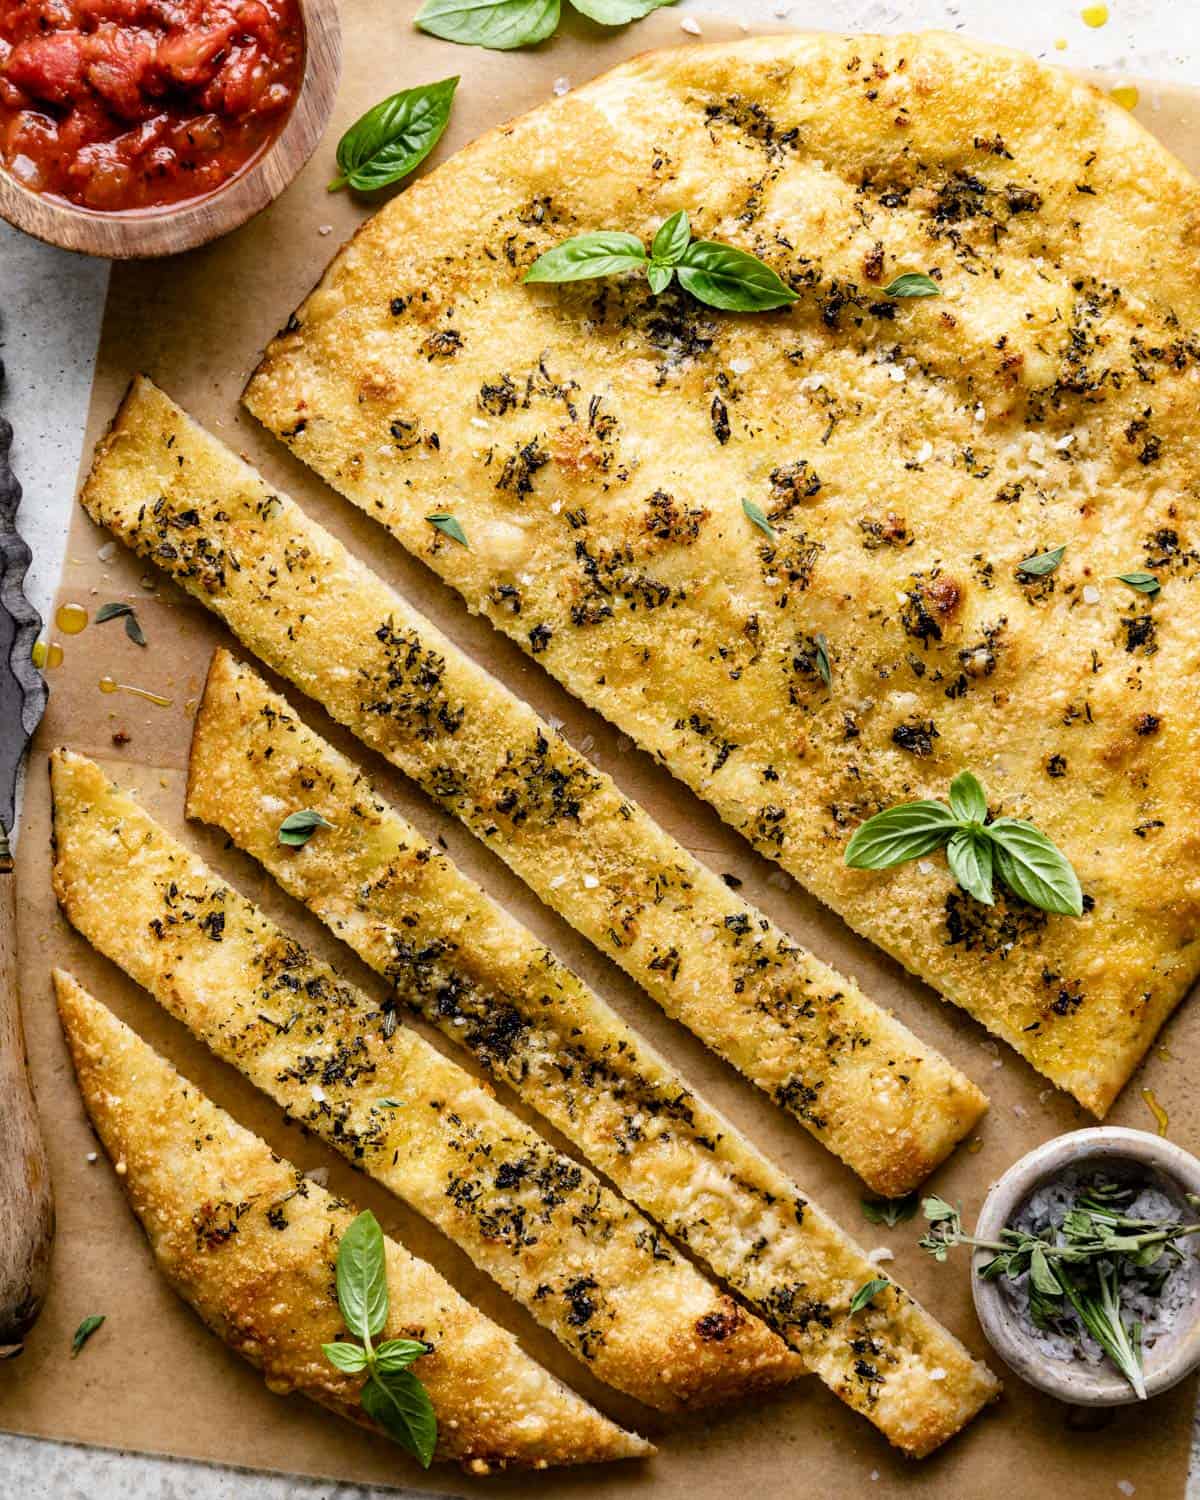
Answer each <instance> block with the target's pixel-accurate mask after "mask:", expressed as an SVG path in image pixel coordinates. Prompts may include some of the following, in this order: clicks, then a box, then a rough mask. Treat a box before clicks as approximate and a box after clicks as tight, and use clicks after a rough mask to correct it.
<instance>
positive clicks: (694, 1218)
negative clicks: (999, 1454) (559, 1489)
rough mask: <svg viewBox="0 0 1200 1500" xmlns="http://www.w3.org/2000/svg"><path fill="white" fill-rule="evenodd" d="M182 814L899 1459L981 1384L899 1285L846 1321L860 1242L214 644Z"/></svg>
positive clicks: (860, 1265) (861, 1274) (929, 1445)
mask: <svg viewBox="0 0 1200 1500" xmlns="http://www.w3.org/2000/svg"><path fill="white" fill-rule="evenodd" d="M300 807H304V808H307V809H309V810H311V811H314V812H317V813H319V814H320V815H321V816H322V817H323V818H324V819H325V820H326V822H327V823H328V824H329V825H330V826H329V827H323V828H321V829H320V831H319V832H318V833H316V834H314V835H313V836H312V837H311V838H310V839H309V841H308V843H307V844H306V845H305V846H304V847H303V848H302V849H291V848H288V847H287V846H285V845H282V844H281V843H280V842H279V824H280V819H281V817H282V816H284V810H285V809H295V808H300ZM188 813H189V815H190V816H192V817H198V818H203V819H204V820H206V821H207V822H210V823H215V824H216V825H217V826H218V827H220V828H222V829H224V831H225V832H226V833H227V834H228V835H229V836H230V838H231V839H232V840H233V842H234V843H235V844H236V845H238V847H240V848H242V849H244V850H246V852H247V853H249V854H251V855H253V856H254V858H255V859H257V860H259V861H260V862H261V863H262V864H263V865H264V866H265V867H266V869H267V870H269V871H270V873H271V874H272V875H273V876H274V877H275V878H276V879H277V880H278V881H279V882H280V884H281V885H282V886H283V887H284V889H285V890H287V891H288V892H289V893H290V894H291V895H293V896H295V897H297V898H298V899H299V900H301V901H303V902H304V903H305V905H307V906H308V907H309V908H310V910H312V911H314V912H315V913H316V914H317V915H318V916H319V917H320V918H321V919H322V921H324V922H325V923H327V924H328V926H329V927H330V928H331V929H332V931H333V932H335V933H336V934H337V935H338V936H339V937H340V938H342V939H343V940H344V941H345V942H347V943H348V944H349V945H350V946H351V947H352V948H353V949H354V950H355V952H356V953H357V954H358V955H359V957H360V958H362V959H363V960H364V961H365V962H366V963H367V964H369V965H370V966H371V967H372V968H373V969H375V970H376V971H377V972H378V973H380V974H381V975H383V977H384V978H385V979H387V980H388V982H389V983H390V984H392V985H394V986H395V989H396V995H397V998H398V999H400V1000H402V1001H403V1002H405V1003H406V1004H407V1005H409V1006H410V1007H411V1008H412V1009H413V1010H415V1011H416V1012H417V1013H418V1014H420V1015H422V1016H424V1017H425V1019H426V1020H428V1021H430V1022H432V1023H433V1024H434V1025H436V1026H439V1027H440V1028H441V1029H442V1031H443V1032H444V1033H445V1034H446V1036H447V1037H449V1038H450V1039H451V1040H452V1041H454V1042H456V1043H459V1044H461V1045H463V1046H465V1047H467V1048H468V1049H469V1050H470V1051H471V1052H472V1054H473V1055H474V1056H475V1058H476V1059H477V1061H478V1062H480V1063H481V1064H482V1065H483V1066H484V1068H486V1069H487V1070H489V1071H490V1072H491V1073H492V1074H494V1075H495V1076H496V1077H498V1078H500V1079H503V1080H504V1081H506V1082H507V1083H509V1084H510V1085H511V1087H512V1088H514V1089H515V1090H516V1091H517V1092H518V1093H519V1094H520V1096H521V1097H522V1099H524V1100H525V1102H526V1103H527V1104H529V1105H530V1106H531V1107H532V1108H534V1109H536V1110H539V1111H540V1112H541V1113H542V1114H543V1115H544V1116H545V1117H546V1118H547V1119H548V1120H549V1121H550V1123H551V1124H552V1125H554V1126H555V1127H556V1128H557V1129H558V1130H560V1131H561V1132H562V1133H563V1135H564V1136H566V1138H567V1139H568V1140H569V1141H571V1142H572V1143H573V1144H574V1145H575V1146H576V1147H577V1148H578V1149H579V1150H580V1151H581V1152H582V1153H583V1154H584V1155H585V1156H586V1157H587V1158H588V1160H590V1161H591V1162H592V1163H593V1164H594V1165H595V1166H596V1167H598V1168H599V1169H600V1170H601V1171H603V1172H604V1173H605V1174H606V1175H607V1176H608V1178H609V1179H610V1180H611V1181H612V1182H613V1183H614V1184H615V1185H616V1187H617V1188H618V1189H619V1190H620V1191H621V1192H623V1193H624V1194H625V1195H626V1196H627V1197H628V1198H630V1199H631V1200H632V1201H633V1202H635V1203H636V1204H637V1205H638V1206H639V1207H640V1208H641V1209H643V1211H644V1212H646V1213H647V1214H649V1215H650V1216H651V1217H652V1218H653V1219H655V1220H657V1222H658V1223H659V1224H661V1225H662V1226H663V1228H664V1229H665V1230H666V1231H667V1232H668V1233H669V1234H670V1235H671V1236H672V1237H673V1238H674V1239H676V1240H677V1241H679V1242H681V1243H682V1244H684V1245H686V1246H687V1247H688V1249H689V1250H691V1251H692V1252H693V1254H695V1255H698V1256H700V1257H701V1259H702V1260H703V1261H705V1263H706V1264H707V1265H708V1266H709V1267H710V1269H711V1270H712V1271H713V1272H715V1273H716V1275H717V1276H719V1277H720V1278H721V1279H722V1280H723V1281H725V1282H726V1283H728V1284H729V1285H730V1286H731V1287H732V1288H733V1290H734V1291H736V1292H738V1293H740V1294H741V1296H742V1297H743V1298H744V1299H745V1301H746V1302H747V1303H748V1304H749V1306H750V1307H751V1308H753V1310H754V1311H755V1312H757V1313H758V1314H759V1315H760V1316H761V1317H763V1318H764V1319H765V1320H766V1321H767V1322H768V1323H769V1324H771V1326H772V1327H774V1328H775V1329H776V1330H777V1331H778V1332H779V1333H780V1334H781V1335H782V1336H783V1337H784V1338H785V1339H786V1340H787V1342H788V1343H789V1344H790V1346H791V1347H792V1348H793V1349H795V1350H796V1352H797V1353H799V1354H800V1355H802V1356H803V1358H804V1360H805V1362H806V1363H807V1364H808V1366H809V1367H810V1368H811V1369H812V1370H814V1371H815V1372H816V1373H817V1374H818V1375H820V1377H821V1378H822V1380H824V1382H825V1383H826V1384H827V1385H828V1386H829V1387H830V1388H831V1389H832V1390H833V1391H835V1392H836V1394H837V1395H839V1396H840V1397H841V1398H842V1399H843V1400H844V1401H846V1402H847V1403H848V1404H849V1405H851V1406H852V1407H854V1408H855V1409H856V1410H857V1411H860V1412H862V1413H863V1414H864V1415H865V1416H866V1417H867V1418H868V1419H869V1420H870V1421H872V1422H873V1423H874V1424H875V1425H876V1426H877V1427H879V1428H880V1430H881V1431H883V1432H884V1433H885V1434H886V1435H887V1436H888V1437H889V1438H890V1439H891V1440H892V1441H893V1442H895V1443H897V1444H898V1445H899V1446H900V1447H902V1448H904V1449H905V1451H907V1452H909V1453H913V1454H917V1455H924V1454H926V1453H928V1452H930V1451H932V1449H933V1448H935V1447H937V1446H938V1445H939V1444H940V1443H941V1442H943V1441H945V1439H946V1438H948V1437H949V1436H951V1435H952V1434H953V1433H954V1432H955V1431H957V1430H958V1428H959V1427H961V1426H962V1425H963V1424H964V1423H965V1422H967V1421H968V1420H969V1419H970V1418H971V1417H972V1416H973V1415H974V1414H975V1412H976V1411H977V1410H978V1409H979V1407H980V1406H981V1405H982V1404H983V1403H984V1402H985V1401H987V1400H988V1399H989V1398H990V1397H991V1396H992V1395H993V1394H995V1392H996V1390H997V1389H998V1386H997V1382H996V1381H995V1380H994V1379H993V1377H992V1376H991V1374H990V1372H988V1371H987V1370H986V1369H984V1367H983V1366H981V1365H979V1364H976V1363H975V1362H974V1361H973V1360H972V1359H971V1357H970V1355H969V1354H968V1353H967V1352H966V1350H965V1349H963V1347H962V1346H961V1345H960V1344H959V1343H958V1341H957V1340H956V1339H954V1338H952V1337H951V1336H950V1335H949V1334H947V1333H946V1331H945V1330H944V1329H942V1328H940V1327H939V1326H938V1325H937V1324H936V1323H935V1322H934V1321H933V1319H932V1318H930V1317H929V1316H928V1315H927V1314H926V1313H925V1312H924V1311H923V1310H922V1309H921V1308H920V1307H919V1306H918V1305H917V1304H916V1303H915V1302H913V1300H912V1299H911V1298H910V1297H909V1296H908V1295H907V1293H905V1292H903V1291H902V1290H901V1289H900V1288H899V1287H896V1286H895V1284H894V1283H893V1286H892V1287H891V1288H890V1289H889V1290H887V1291H884V1292H880V1293H879V1295H877V1296H876V1297H875V1298H874V1299H873V1301H872V1304H871V1306H870V1308H869V1309H864V1310H863V1311H861V1312H858V1313H854V1314H851V1313H850V1311H849V1308H850V1303H851V1300H852V1299H853V1296H854V1293H855V1292H856V1291H857V1290H858V1289H859V1287H861V1286H862V1285H863V1284H864V1283H866V1282H868V1281H870V1280H872V1279H873V1278H874V1277H875V1276H876V1275H877V1274H878V1273H877V1270H876V1267H875V1266H874V1265H873V1264H872V1263H871V1262H870V1261H869V1260H868V1259H867V1257H866V1255H865V1254H864V1252H863V1251H862V1250H861V1249H860V1248H859V1247H858V1246H857V1245H856V1244H855V1243H854V1242H853V1241H852V1240H851V1239H850V1238H849V1237H848V1236H847V1235H845V1234H844V1233H843V1232H842V1231H841V1230H840V1229H839V1228H838V1226H837V1225H836V1224H835V1223H833V1222H832V1220H830V1219H829V1218H828V1217H827V1216H826V1215H825V1214H824V1213H823V1212H822V1210H821V1209H820V1207H819V1206H818V1205H817V1204H815V1203H813V1202H812V1200H811V1199H810V1198H808V1196H807V1195H806V1194H804V1193H802V1192H801V1190H800V1189H799V1188H798V1187H797V1185H796V1184H795V1183H794V1182H792V1181H790V1180H789V1179H788V1177H787V1176H786V1175H785V1174H784V1173H783V1172H781V1171H779V1170H778V1168H776V1167H774V1166H772V1165H771V1163H770V1162H768V1161H767V1160H765V1159H764V1157H763V1156H762V1155H761V1154H760V1153H759V1152H758V1151H756V1150H755V1148H754V1147H753V1146H752V1145H751V1144H750V1142H749V1141H747V1140H746V1138H745V1137H744V1136H743V1135H742V1134H741V1133H740V1132H739V1131H738V1130H737V1128H736V1127H735V1126H734V1125H732V1124H731V1123H730V1122H729V1121H728V1120H726V1119H724V1118H723V1117H722V1116H721V1115H719V1114H718V1113H717V1112H716V1111H715V1110H713V1109H712V1108H710V1107H709V1106H708V1105H707V1104H706V1103H705V1102H704V1101H703V1100H702V1099H700V1098H699V1097H698V1096H697V1095H696V1094H695V1093H694V1091H693V1090H692V1089H691V1088H689V1086H688V1084H687V1082H686V1081H685V1080H684V1079H683V1078H681V1077H680V1075H679V1073H678V1072H676V1070H675V1069H674V1068H672V1067H671V1065H670V1064H669V1063H668V1062H667V1061H666V1059H665V1058H663V1057H662V1056H660V1055H659V1054H658V1053H656V1052H655V1051H654V1049H653V1048H652V1047H651V1046H650V1045H649V1044H648V1043H647V1042H646V1041H645V1040H644V1038H642V1037H640V1036H639V1035H638V1034H637V1033H636V1032H635V1031H634V1030H633V1029H632V1028H631V1027H629V1026H627V1025H626V1024H625V1023H624V1022H623V1021H622V1020H621V1019H620V1017H619V1016H617V1015H616V1013H615V1012H614V1011H612V1010H611V1009H610V1008H609V1007H608V1006H607V1005H606V1004H605V1003H604V1002H603V1001H602V1000H601V999H600V998H599V997H598V996H597V995H595V994H594V993H593V992H592V991H591V990H589V989H588V988H587V986H586V985H584V984H583V982H582V981H581V980H580V979H578V978H577V977H576V976H575V975H574V974H573V973H571V971H570V970H569V969H566V968H564V967H563V965H562V964H560V963H559V962H558V960H557V959H556V958H555V957H554V955H553V954H552V953H550V952H549V951H548V950H547V949H546V948H544V947H543V946H542V945H541V944H540V943H539V942H538V941H537V940H536V938H535V937H534V936H533V934H532V933H531V932H530V931H529V930H528V928H525V927H523V926H522V925H521V924H520V923H519V922H517V921H516V920H515V919H514V918H512V917H510V916H508V915H507V913H505V912H504V911H502V910H501V909H500V908H499V907H498V906H496V905H495V903H494V902H492V901H490V900H489V899H488V897H487V896H486V895H485V894H484V893H483V891H481V890H480V889H479V887H478V886H477V885H475V884H474V883H473V882H472V881H470V880H468V879H467V878H466V876H464V875H463V874H461V873H460V872H459V871H458V870H457V869H455V867H454V865H453V864H452V863H451V861H450V860H449V859H448V857H447V856H446V855H445V854H444V853H443V852H442V851H441V850H440V849H438V848H437V847H436V846H435V845H433V844H429V843H427V842H426V840H425V839H423V838H422V837H421V835H420V834H419V833H418V832H417V830H416V829H415V828H414V827H413V826H412V825H411V824H410V823H408V822H406V821H405V820H404V819H403V818H402V817H400V815H399V814H398V813H397V812H396V811H395V810H394V809H393V808H392V807H390V806H389V805H388V804H387V803H386V802H384V801H383V799H382V798H381V797H380V796H379V795H378V794H377V793H376V792H375V791H374V790H373V789H372V787H371V785H370V783H369V781H368V780H367V778H366V777H365V776H364V775H363V773H362V772H361V771H360V770H359V769H358V767H357V766H355V765H354V764H353V763H352V762H351V761H349V760H347V759H346V758H345V756H343V755H339V754H338V752H337V751H335V750H334V749H333V748H332V747H331V746H330V745H328V744H327V743H326V742H325V741H324V740H322V739H321V737H320V736H319V735H317V734H315V733H314V732H313V731H312V730H311V729H309V728H308V727H307V725H305V724H304V722H303V721H302V720H301V719H299V718H298V717H297V716H296V715H295V714H294V713H293V712H292V709H291V707H290V705H289V704H288V703H287V701H286V699H284V698H281V697H280V696H279V695H278V694H277V693H273V692H271V690H270V689H269V688H268V687H267V685H266V683H265V682H264V681H263V680H262V678H261V677H259V676H258V675H257V673H255V672H254V671H252V670H251V669H250V668H249V667H245V666H239V665H238V664H237V663H236V662H235V661H234V659H233V658H232V657H231V656H230V655H229V653H228V652H226V651H218V652H216V654H215V655H214V657H213V661H212V665H211V667H210V668H209V673H208V681H207V683H206V685H205V690H204V697H203V699H202V701H201V704H200V710H199V713H198V714H197V716H196V721H195V730H194V733H193V737H192V751H191V756H190V759H189V762H188ZM864 1337H867V1338H869V1339H870V1341H871V1345H872V1348H873V1350H874V1353H873V1356H872V1360H871V1365H872V1369H873V1378H871V1379H864V1378H862V1375H861V1372H860V1369H859V1364H860V1357H861V1351H862V1347H863V1339H864Z"/></svg>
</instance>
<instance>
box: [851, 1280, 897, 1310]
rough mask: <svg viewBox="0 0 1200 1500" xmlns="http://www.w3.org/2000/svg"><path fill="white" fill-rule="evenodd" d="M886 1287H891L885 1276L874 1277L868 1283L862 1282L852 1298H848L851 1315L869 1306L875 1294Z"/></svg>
mask: <svg viewBox="0 0 1200 1500" xmlns="http://www.w3.org/2000/svg"><path fill="white" fill-rule="evenodd" d="M887 1286H891V1282H890V1281H889V1280H888V1279H887V1277H886V1276H876V1277H873V1278H872V1280H870V1281H864V1282H863V1284H862V1286H860V1287H859V1289H858V1291H857V1292H855V1294H854V1296H853V1297H851V1298H850V1312H851V1314H852V1315H853V1314H854V1313H856V1312H861V1311H862V1309H863V1308H864V1307H866V1306H868V1305H869V1303H870V1302H871V1300H872V1298H873V1297H874V1296H875V1295H876V1293H878V1292H882V1291H883V1289H884V1287H887Z"/></svg>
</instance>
